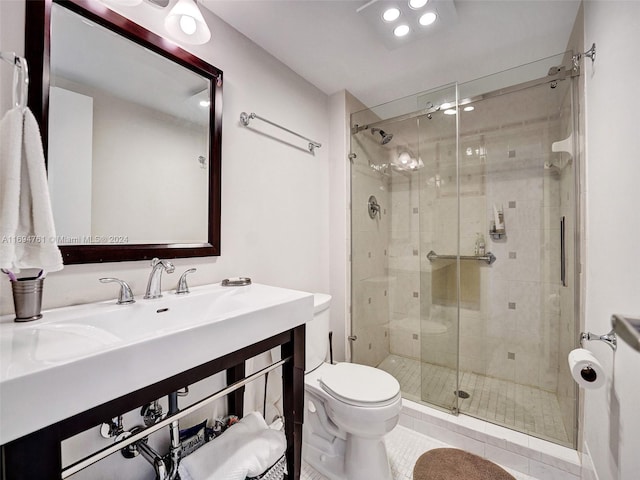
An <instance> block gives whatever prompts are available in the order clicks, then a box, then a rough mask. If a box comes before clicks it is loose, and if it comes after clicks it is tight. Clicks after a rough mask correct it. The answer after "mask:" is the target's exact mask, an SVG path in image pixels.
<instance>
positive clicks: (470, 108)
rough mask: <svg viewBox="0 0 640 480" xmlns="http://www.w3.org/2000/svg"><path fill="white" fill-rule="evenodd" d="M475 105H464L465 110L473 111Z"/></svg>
mask: <svg viewBox="0 0 640 480" xmlns="http://www.w3.org/2000/svg"><path fill="white" fill-rule="evenodd" d="M475 108H476V107H472V106H471V105H469V106H467V107H464V111H465V112H473V111H474V110H475Z"/></svg>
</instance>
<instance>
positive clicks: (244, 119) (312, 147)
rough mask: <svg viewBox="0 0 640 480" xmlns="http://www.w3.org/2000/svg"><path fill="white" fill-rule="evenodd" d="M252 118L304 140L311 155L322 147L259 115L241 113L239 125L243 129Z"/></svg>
mask: <svg viewBox="0 0 640 480" xmlns="http://www.w3.org/2000/svg"><path fill="white" fill-rule="evenodd" d="M254 118H257V119H258V120H262V121H263V122H265V123H268V124H269V125H273V126H274V127H277V128H279V129H281V130H284V131H285V132H288V133H290V134H291V135H295V136H296V137H299V138H302V139H303V140H306V141H307V142H309V145H308V146H307V148H308V149H309V152H311V153H313V152H314V150H315V149H316V148H320V147H322V144H321V143H318V142H316V141H314V140H311V139H310V138H307V137H305V136H303V135H300V134H299V133H296V132H294V131H293V130H289V129H288V128H286V127H283V126H282V125H278V124H277V123H274V122H272V121H271V120H267V119H266V118H263V117H261V116H259V115H256V114H255V113H253V112H251V113H247V112H242V113H241V114H240V123H241V124H242V125H244V126H245V127H248V126H249V122H250V121H251V120H253V119H254Z"/></svg>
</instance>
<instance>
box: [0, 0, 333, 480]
mask: <svg viewBox="0 0 640 480" xmlns="http://www.w3.org/2000/svg"><path fill="white" fill-rule="evenodd" d="M128 11H129V12H130V13H129V16H130V18H131V19H132V20H134V21H136V22H138V23H140V24H142V25H144V26H147V27H148V28H150V29H151V28H152V27H151V25H152V24H159V25H161V24H162V22H161V21H159V19H158V15H162V11H161V10H159V9H157V8H155V7H153V6H151V5H150V4H148V3H146V2H144V3H142V4H141V5H140V6H139V7H137V8H130V9H128ZM202 12H203V15H204V16H205V19H206V21H207V23H208V25H209V27H210V28H211V30H212V39H211V41H210V42H209V43H208V44H206V45H202V46H199V47H191V48H189V50H190V51H191V52H192V53H194V54H195V55H197V56H199V57H201V58H203V59H204V60H206V61H207V62H209V63H211V64H213V65H215V66H216V67H218V68H220V69H221V70H222V71H223V72H224V86H223V92H224V93H223V127H222V130H223V143H222V229H221V230H222V242H221V243H222V247H221V248H222V255H221V256H220V257H207V258H195V259H176V260H174V264H175V265H176V273H175V274H173V275H171V276H168V275H166V276H165V278H164V283H163V287H164V288H165V289H169V288H174V286H175V283H176V282H177V279H178V276H179V274H181V273H182V272H183V271H184V270H186V269H187V268H191V267H197V269H198V271H197V273H195V274H192V275H191V276H190V284H191V285H194V286H195V285H201V284H207V283H213V282H219V281H220V280H221V279H223V278H225V277H231V276H240V275H242V276H250V277H252V278H253V280H254V281H255V282H260V283H266V284H271V285H275V286H282V287H288V288H294V289H299V290H306V291H311V292H328V291H329V165H328V150H329V149H328V141H329V134H328V131H329V120H328V100H327V96H326V95H325V94H324V93H322V92H320V91H319V90H318V89H316V88H315V87H314V86H312V85H311V84H309V83H308V82H307V81H305V80H304V79H302V78H301V77H299V76H298V75H297V74H295V73H294V72H293V71H291V70H290V69H289V68H288V67H286V66H284V65H283V64H282V63H280V62H279V61H278V60H277V59H275V58H274V57H272V56H270V55H269V54H267V53H266V52H265V51H263V50H262V49H261V48H260V47H259V46H257V45H255V44H254V43H252V42H251V41H249V40H248V39H247V38H246V37H244V36H243V35H241V34H240V33H238V32H237V31H236V30H234V29H233V28H231V27H230V26H229V25H227V24H226V23H224V22H222V21H221V20H220V19H219V18H217V17H215V16H214V15H212V14H210V13H209V12H208V11H207V10H204V9H203V10H202ZM154 15H155V17H154ZM0 19H1V22H2V23H1V26H2V29H1V36H0V40H1V44H0V49H2V50H3V51H5V50H11V51H16V52H17V53H18V54H21V53H23V52H24V45H23V37H24V29H23V27H22V26H23V25H24V1H22V0H20V1H9V2H7V1H0ZM5 27H6V28H5ZM160 33H162V32H160ZM7 67H8V65H7ZM5 70H7V69H6V68H5V64H4V63H3V66H2V71H3V75H2V80H3V81H2V84H1V91H0V106H1V107H2V111H1V112H0V113H2V114H3V113H4V112H5V111H6V110H7V109H8V108H9V105H10V97H11V82H10V79H11V74H10V73H9V76H8V78H9V81H8V82H5V78H7V76H6V75H4V72H5ZM8 70H9V71H10V70H11V68H10V67H8ZM242 111H247V112H252V111H253V112H256V113H257V114H258V115H262V116H264V117H266V118H268V119H271V120H273V121H274V122H277V123H280V124H282V125H284V126H286V127H288V128H290V129H292V130H295V131H299V132H301V133H302V134H304V135H306V136H309V137H311V138H313V139H314V140H317V141H319V142H320V143H322V144H323V147H322V148H320V149H317V150H316V152H315V155H310V154H309V153H308V151H307V150H306V142H304V141H300V140H299V139H296V138H295V137H289V136H287V134H286V133H285V132H282V131H280V130H275V129H268V128H267V126H266V124H263V123H260V122H259V121H255V122H254V123H252V125H251V128H244V127H242V126H241V125H240V123H239V115H240V112H242ZM252 130H255V131H252ZM260 132H263V133H265V134H261V133H260ZM150 270H151V269H150V266H149V262H147V261H142V262H120V263H105V264H88V265H69V266H66V267H65V269H64V270H62V271H61V272H56V273H52V274H50V275H49V276H48V277H47V280H46V283H45V288H44V298H43V303H44V306H43V308H44V309H48V308H53V307H58V306H63V305H73V304H78V303H84V302H91V301H97V300H108V299H113V300H114V301H115V298H116V295H117V290H116V289H115V288H114V287H109V286H106V285H102V284H100V283H99V281H98V278H100V277H107V276H109V277H110V276H115V277H119V278H122V279H123V280H126V281H127V282H128V283H129V284H130V285H131V287H132V289H133V291H134V294H135V295H136V296H138V297H140V296H141V295H142V294H143V293H144V289H145V286H146V282H147V278H148V275H149V272H150ZM12 312H13V303H12V300H11V293H10V288H9V282H7V281H2V282H0V314H5V313H7V314H9V313H12ZM45 315H46V312H45ZM210 387H211V385H209V388H208V389H203V388H202V387H198V386H196V387H195V388H193V389H192V392H193V393H192V395H190V396H189V397H188V400H197V398H198V397H200V398H201V396H202V395H203V394H204V392H205V391H206V390H209V393H210V392H211V391H213V390H212V389H211V388H210ZM214 390H215V389H214ZM192 397H193V398H192ZM259 397H261V395H260V391H255V389H254V390H251V389H250V388H248V389H247V395H246V397H245V398H249V399H257V398H259ZM260 404H261V402H260ZM181 406H184V404H182V403H181ZM216 412H217V413H224V412H223V410H215V408H214V409H213V414H214V415H215V414H216ZM198 415H200V414H198ZM198 419H199V420H202V418H198ZM136 421H137V422H138V423H139V421H140V417H139V416H138V415H137V414H132V418H129V417H128V419H127V420H126V426H128V427H130V426H132V425H133V424H134V423H133V422H136ZM185 423H186V425H184V426H188V423H187V422H185ZM95 430H96V429H93V430H92V431H90V432H88V433H87V434H86V435H85V436H80V437H79V438H77V439H74V440H72V441H70V442H68V443H67V445H66V448H65V449H64V452H63V453H64V457H65V458H71V457H74V456H78V455H81V454H82V452H84V451H85V450H92V449H93V448H92V447H95V446H98V445H100V446H104V445H106V444H109V443H110V441H107V440H102V439H101V438H100V437H99V436H98V434H97V431H95ZM165 437H166V435H165ZM156 440H157V441H154V443H156V445H157V444H159V443H163V441H164V443H165V444H166V438H163V439H156ZM87 453H88V452H87ZM151 472H152V469H151V468H150V467H149V465H148V464H146V462H145V461H144V460H141V459H140V458H138V459H136V460H134V461H132V462H123V461H122V459H121V458H120V457H119V456H118V455H113V456H111V457H109V459H107V460H105V461H104V462H101V463H100V464H98V465H96V467H95V468H92V469H90V470H87V471H86V473H83V474H82V475H81V477H82V478H90V479H91V480H99V479H102V478H104V479H105V480H106V479H109V478H152V475H151Z"/></svg>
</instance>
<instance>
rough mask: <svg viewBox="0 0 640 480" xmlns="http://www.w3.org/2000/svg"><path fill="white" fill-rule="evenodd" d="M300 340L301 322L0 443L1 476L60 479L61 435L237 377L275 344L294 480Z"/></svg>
mask: <svg viewBox="0 0 640 480" xmlns="http://www.w3.org/2000/svg"><path fill="white" fill-rule="evenodd" d="M304 345H305V325H304V324H302V325H300V326H297V327H295V328H293V329H291V330H287V331H285V332H282V333H279V334H277V335H274V336H273V337H270V338H268V339H266V340H262V341H260V342H258V343H255V344H253V345H249V346H247V347H244V348H242V349H240V350H238V351H236V352H233V353H230V354H228V355H225V356H223V357H220V358H217V359H214V360H211V361H210V362H207V363H204V364H202V365H199V366H197V367H194V368H191V369H189V370H186V371H184V372H182V373H179V374H177V375H174V376H172V377H169V378H167V379H165V380H162V381H161V382H157V383H154V384H152V385H148V386H145V387H143V388H140V389H139V390H136V391H134V392H131V393H129V394H127V395H123V396H121V397H119V398H116V399H114V400H111V401H109V402H106V403H103V404H102V405H98V406H97V407H94V408H91V409H89V410H87V411H85V412H82V413H79V414H77V415H74V416H72V417H69V418H67V419H65V420H62V421H60V422H57V423H55V424H52V425H50V426H48V427H45V428H43V429H41V430H38V431H36V432H33V433H30V434H29V435H25V436H24V437H21V438H19V439H17V440H14V441H12V442H9V443H7V444H5V445H3V446H2V463H3V465H2V466H3V474H2V480H36V479H37V480H60V479H61V478H62V470H63V469H62V459H61V443H62V441H64V440H65V439H67V438H70V437H73V436H74V435H77V434H78V433H81V432H83V431H86V430H88V429H90V428H94V427H97V426H98V425H100V424H102V423H103V422H105V421H107V420H109V419H112V418H114V417H117V416H118V415H120V414H123V413H125V412H128V411H131V410H134V409H136V408H139V407H140V406H141V405H144V404H146V403H149V402H152V401H154V400H156V399H158V398H161V397H163V396H165V395H168V394H169V393H171V392H175V391H177V390H180V389H182V388H184V387H185V386H188V385H191V384H193V383H195V382H198V381H200V380H203V379H205V378H207V377H210V376H212V375H214V374H216V373H219V372H222V371H226V372H227V382H229V383H232V382H233V381H237V380H240V379H241V378H242V377H244V374H245V372H244V362H245V361H246V360H248V359H250V358H252V357H254V356H256V355H259V354H261V353H263V352H267V351H269V350H271V349H272V348H274V347H277V346H280V347H281V352H282V359H283V360H284V359H286V360H287V361H286V363H285V364H284V365H283V366H282V369H283V372H282V375H283V402H284V417H285V433H286V437H287V471H288V472H290V473H289V476H288V478H289V479H294V480H298V479H299V478H300V467H301V462H302V456H301V452H302V424H303V408H304V356H305V353H304ZM95 374H96V375H99V372H95ZM212 393H213V392H212ZM243 394H244V388H240V389H238V390H236V391H235V392H233V393H231V394H230V395H229V396H228V397H227V399H228V402H229V403H228V404H229V411H230V412H237V413H238V414H240V415H241V414H242V412H243ZM69 395H70V396H72V395H74V392H69Z"/></svg>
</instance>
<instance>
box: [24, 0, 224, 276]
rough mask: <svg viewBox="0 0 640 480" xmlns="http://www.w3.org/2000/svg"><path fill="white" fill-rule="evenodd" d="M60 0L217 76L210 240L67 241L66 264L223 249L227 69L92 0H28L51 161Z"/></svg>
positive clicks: (34, 84)
mask: <svg viewBox="0 0 640 480" xmlns="http://www.w3.org/2000/svg"><path fill="white" fill-rule="evenodd" d="M53 3H57V4H59V5H61V6H63V7H65V8H67V9H69V10H71V11H74V12H76V13H78V14H79V15H81V16H83V17H86V18H87V19H89V20H91V21H93V22H95V23H97V24H99V25H102V26H103V27H105V28H108V29H109V30H111V31H113V32H115V33H117V34H119V35H121V36H123V37H125V38H128V39H129V40H131V41H133V42H136V43H138V44H139V45H142V46H143V47H146V48H148V49H149V50H152V51H154V52H156V53H158V54H159V55H162V56H163V57H165V58H167V59H169V60H172V61H174V62H176V63H178V64H180V65H182V66H183V67H186V68H188V69H190V70H192V71H194V72H196V73H198V74H200V75H202V76H204V77H206V78H208V79H209V81H210V82H211V92H212V95H211V96H212V99H211V100H212V101H211V105H210V107H209V126H210V128H209V159H210V165H209V166H210V168H209V172H210V176H209V215H208V219H209V225H208V228H207V237H208V238H207V242H206V243H188V244H184V243H161V244H131V245H129V244H126V245H61V246H60V250H61V251H62V258H63V261H64V263H65V265H70V264H81V263H100V262H120V261H131V260H146V259H151V258H153V257H160V258H181V257H208V256H219V255H220V219H221V196H222V195H221V191H222V181H221V175H222V171H221V166H222V71H221V70H219V69H217V68H215V67H214V66H212V65H210V64H208V63H206V62H204V61H203V60H201V59H200V58H198V57H196V56H195V55H192V54H191V53H189V52H187V51H185V50H183V49H181V48H180V47H178V46H176V45H175V44H174V43H172V42H171V41H169V40H166V39H164V38H162V37H160V36H158V35H156V34H154V33H152V32H150V31H148V30H146V29H145V28H143V27H141V26H140V25H138V24H136V23H134V22H132V21H130V20H128V19H127V18H125V17H122V16H121V15H118V14H117V13H115V12H113V11H112V10H110V9H108V8H107V7H106V6H105V5H103V4H101V3H100V2H98V1H95V0H94V1H90V0H29V1H27V2H26V17H25V18H26V22H25V57H26V59H27V63H28V65H29V73H30V75H29V76H30V88H29V103H28V104H29V108H30V109H31V111H32V112H33V114H34V116H35V117H36V119H37V121H38V124H39V125H40V130H41V133H42V143H43V147H44V152H45V162H46V161H47V145H48V119H49V72H50V33H51V29H50V27H51V6H52V4H53Z"/></svg>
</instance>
